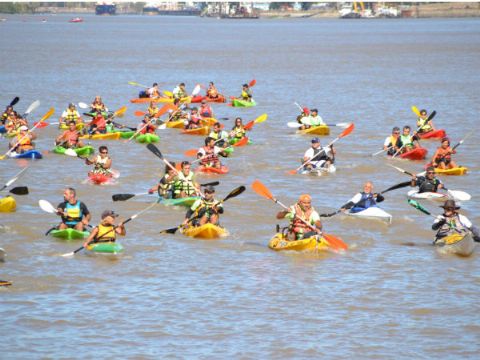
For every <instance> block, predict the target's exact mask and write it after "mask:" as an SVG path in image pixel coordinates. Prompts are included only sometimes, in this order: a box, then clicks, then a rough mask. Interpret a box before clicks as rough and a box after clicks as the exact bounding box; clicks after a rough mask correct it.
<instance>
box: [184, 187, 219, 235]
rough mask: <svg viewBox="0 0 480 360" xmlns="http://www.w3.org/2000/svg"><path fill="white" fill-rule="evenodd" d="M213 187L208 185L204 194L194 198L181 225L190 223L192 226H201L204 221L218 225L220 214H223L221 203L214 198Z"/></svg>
mask: <svg viewBox="0 0 480 360" xmlns="http://www.w3.org/2000/svg"><path fill="white" fill-rule="evenodd" d="M214 194H215V188H214V187H213V186H208V187H206V188H205V190H204V196H202V197H201V198H200V199H198V200H196V201H195V202H194V203H193V205H192V207H191V208H190V209H188V211H187V213H186V214H185V220H184V221H183V225H187V224H188V223H192V225H193V226H202V225H205V224H206V223H210V224H214V225H218V222H219V217H220V214H223V205H222V203H221V202H220V201H218V200H215V198H214Z"/></svg>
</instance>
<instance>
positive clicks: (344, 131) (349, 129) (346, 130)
mask: <svg viewBox="0 0 480 360" xmlns="http://www.w3.org/2000/svg"><path fill="white" fill-rule="evenodd" d="M354 128H355V125H354V124H353V123H351V124H350V126H349V127H348V128H346V129H345V130H343V131H342V132H341V133H340V135H338V137H336V138H335V139H333V140H332V141H331V142H330V144H328V145H327V146H326V147H327V148H328V147H330V146H332V145H333V144H334V143H335V142H337V141H338V140H340V139H341V138H343V137H345V136H347V135H349V134H350V133H351V132H352V131H353V129H354ZM322 153H324V150H322V151H320V152H319V153H318V154H317V155H316V156H314V157H312V158H311V159H309V160H307V161H305V162H304V163H303V164H302V165H300V166H299V167H298V168H296V169H295V170H290V171H288V173H289V174H290V175H295V174H296V173H297V172H298V170H300V169H301V168H303V167H304V166H305V165H307V164H309V163H311V162H312V160H313V159H315V158H316V157H318V156H319V155H320V154H322Z"/></svg>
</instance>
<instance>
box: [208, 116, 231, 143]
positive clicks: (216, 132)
mask: <svg viewBox="0 0 480 360" xmlns="http://www.w3.org/2000/svg"><path fill="white" fill-rule="evenodd" d="M208 137H210V138H212V139H213V140H215V144H216V145H217V146H218V147H220V148H223V149H225V148H226V147H227V146H228V132H226V131H224V130H222V128H221V125H220V123H219V122H216V123H215V124H213V129H212V131H211V132H210V134H208Z"/></svg>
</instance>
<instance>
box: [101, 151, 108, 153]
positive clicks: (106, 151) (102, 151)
mask: <svg viewBox="0 0 480 360" xmlns="http://www.w3.org/2000/svg"><path fill="white" fill-rule="evenodd" d="M100 154H108V151H102V152H100Z"/></svg>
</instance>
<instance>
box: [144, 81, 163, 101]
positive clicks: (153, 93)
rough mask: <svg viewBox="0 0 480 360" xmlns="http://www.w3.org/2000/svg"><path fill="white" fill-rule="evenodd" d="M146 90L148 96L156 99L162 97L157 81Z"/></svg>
mask: <svg viewBox="0 0 480 360" xmlns="http://www.w3.org/2000/svg"><path fill="white" fill-rule="evenodd" d="M146 92H147V95H148V97H149V98H151V99H156V98H159V97H160V92H159V91H158V84H157V83H153V85H152V87H151V88H148V89H147V91H146Z"/></svg>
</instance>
